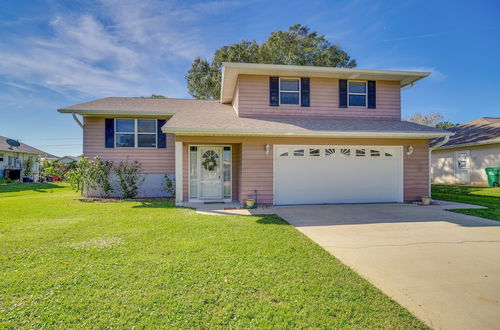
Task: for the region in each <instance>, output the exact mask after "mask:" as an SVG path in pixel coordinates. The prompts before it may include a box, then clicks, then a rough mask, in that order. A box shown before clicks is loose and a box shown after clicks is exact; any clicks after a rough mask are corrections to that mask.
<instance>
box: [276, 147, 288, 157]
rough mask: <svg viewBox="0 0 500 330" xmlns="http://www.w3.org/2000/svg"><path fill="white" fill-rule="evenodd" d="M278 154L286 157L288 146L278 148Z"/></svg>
mask: <svg viewBox="0 0 500 330" xmlns="http://www.w3.org/2000/svg"><path fill="white" fill-rule="evenodd" d="M278 155H279V156H280V157H288V148H278Z"/></svg>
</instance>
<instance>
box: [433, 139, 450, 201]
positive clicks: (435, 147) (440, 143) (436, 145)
mask: <svg viewBox="0 0 500 330" xmlns="http://www.w3.org/2000/svg"><path fill="white" fill-rule="evenodd" d="M453 135H455V133H452V134H450V135H446V136H445V137H444V139H443V141H441V142H438V143H436V144H435V145H434V146H433V147H429V197H431V198H432V192H431V183H432V178H431V168H432V157H431V156H432V151H433V150H436V149H437V148H439V147H441V146H443V145H445V144H446V143H448V141H449V140H450V136H453Z"/></svg>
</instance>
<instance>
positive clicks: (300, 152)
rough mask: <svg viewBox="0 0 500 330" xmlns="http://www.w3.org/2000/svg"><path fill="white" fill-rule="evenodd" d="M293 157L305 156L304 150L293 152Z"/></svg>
mask: <svg viewBox="0 0 500 330" xmlns="http://www.w3.org/2000/svg"><path fill="white" fill-rule="evenodd" d="M293 155H294V156H298V157H302V156H304V149H295V150H293Z"/></svg>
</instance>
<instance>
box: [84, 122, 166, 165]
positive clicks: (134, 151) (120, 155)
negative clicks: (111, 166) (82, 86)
mask: <svg viewBox="0 0 500 330" xmlns="http://www.w3.org/2000/svg"><path fill="white" fill-rule="evenodd" d="M83 123H84V129H83V154H84V155H85V156H87V157H95V156H100V157H101V158H102V159H104V160H110V161H113V162H114V163H116V164H118V163H119V162H120V161H121V160H130V161H134V160H138V161H139V162H141V164H142V170H143V172H144V173H151V174H152V173H174V172H175V135H174V134H167V148H165V149H150V148H142V149H141V148H130V149H124V148H105V147H104V118H102V117H84V118H83Z"/></svg>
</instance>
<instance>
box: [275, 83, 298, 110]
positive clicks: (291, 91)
mask: <svg viewBox="0 0 500 330" xmlns="http://www.w3.org/2000/svg"><path fill="white" fill-rule="evenodd" d="M280 104H292V105H299V104H300V79H299V78H280Z"/></svg>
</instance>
